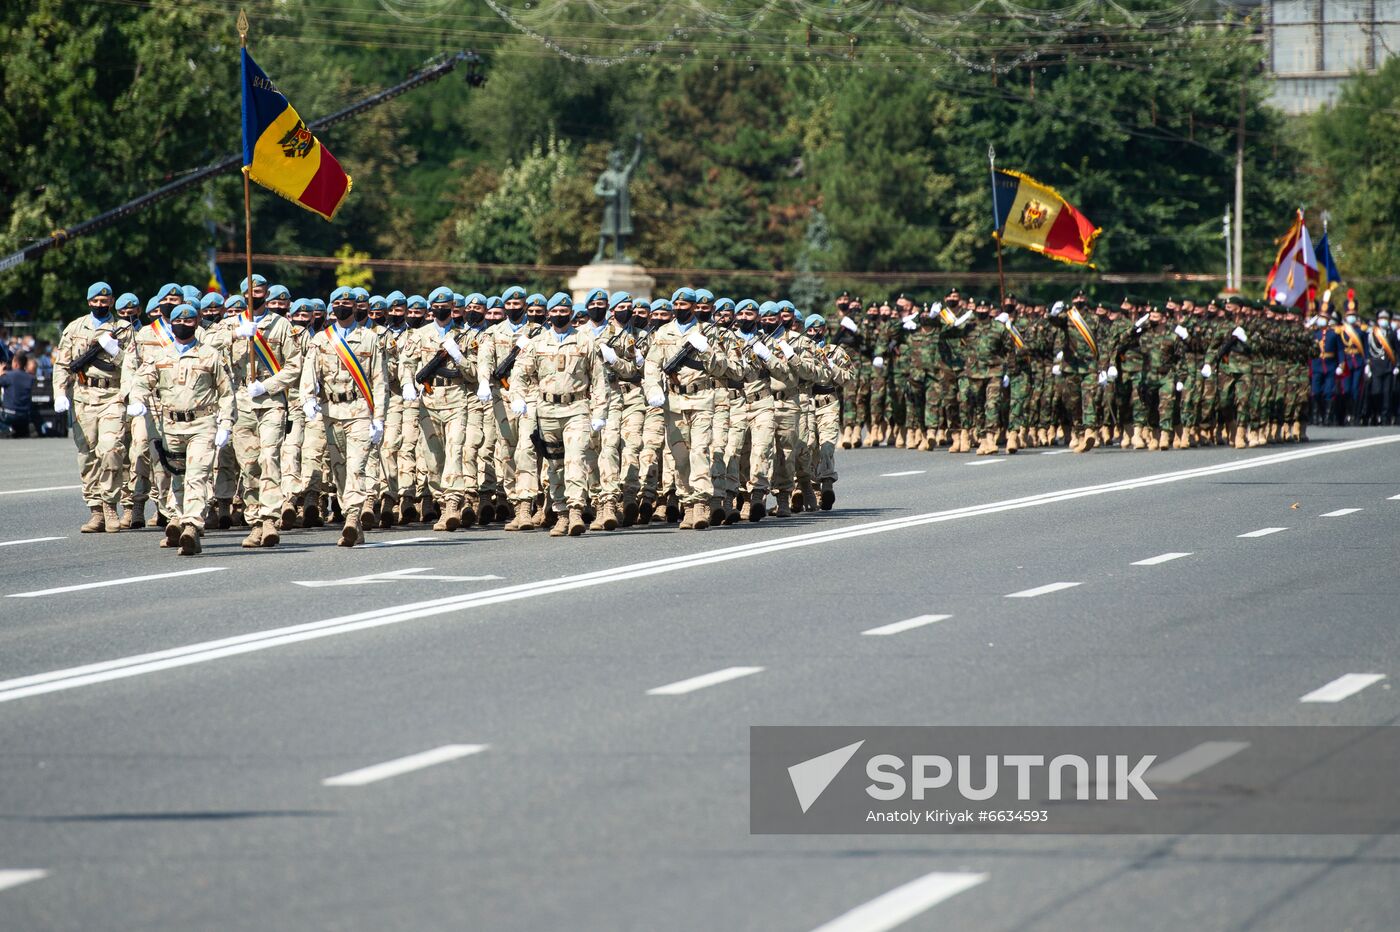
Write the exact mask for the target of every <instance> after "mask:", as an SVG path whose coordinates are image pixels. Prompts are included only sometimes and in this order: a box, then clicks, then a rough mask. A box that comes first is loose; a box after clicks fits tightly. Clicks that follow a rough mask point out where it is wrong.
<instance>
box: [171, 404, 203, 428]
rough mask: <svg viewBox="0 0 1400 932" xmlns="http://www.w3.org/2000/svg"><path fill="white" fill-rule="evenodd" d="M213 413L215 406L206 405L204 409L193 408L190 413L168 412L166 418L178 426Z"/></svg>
mask: <svg viewBox="0 0 1400 932" xmlns="http://www.w3.org/2000/svg"><path fill="white" fill-rule="evenodd" d="M213 413H214V408H213V406H212V405H205V406H204V407H202V408H193V409H191V410H189V411H166V412H165V414H164V417H165V419H166V420H167V421H173V422H175V423H176V424H188V423H189V422H190V421H194V420H198V419H199V418H202V417H204V416H205V415H209V414H213Z"/></svg>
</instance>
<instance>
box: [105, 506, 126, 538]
mask: <svg viewBox="0 0 1400 932" xmlns="http://www.w3.org/2000/svg"><path fill="white" fill-rule="evenodd" d="M102 523H103V525H105V526H104V528H103V530H105V531H106V532H107V533H108V534H116V533H118V532H119V531H121V529H122V516H121V515H119V514H117V506H116V505H113V504H112V503H111V502H103V503H102Z"/></svg>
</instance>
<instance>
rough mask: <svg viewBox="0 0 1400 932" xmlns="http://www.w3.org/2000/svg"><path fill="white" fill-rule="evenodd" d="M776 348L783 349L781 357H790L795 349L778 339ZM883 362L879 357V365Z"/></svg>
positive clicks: (785, 341)
mask: <svg viewBox="0 0 1400 932" xmlns="http://www.w3.org/2000/svg"><path fill="white" fill-rule="evenodd" d="M778 349H780V350H782V351H783V358H784V359H791V358H792V357H793V356H794V355H795V351H794V350H793V348H792V347H791V346H788V343H787V340H779V341H778ZM884 364H885V361H884V360H883V359H881V360H880V365H882V366H883V365H884Z"/></svg>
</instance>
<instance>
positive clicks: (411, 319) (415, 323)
mask: <svg viewBox="0 0 1400 932" xmlns="http://www.w3.org/2000/svg"><path fill="white" fill-rule="evenodd" d="M403 321H404V323H405V324H407V325H408V326H410V327H421V326H423V315H422V314H421V313H420V314H408V315H405V316H404V319H403Z"/></svg>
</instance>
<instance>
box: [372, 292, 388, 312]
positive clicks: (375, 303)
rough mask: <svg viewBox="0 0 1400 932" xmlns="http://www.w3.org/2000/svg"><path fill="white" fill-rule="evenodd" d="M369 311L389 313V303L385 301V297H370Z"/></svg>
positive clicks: (374, 295) (373, 295)
mask: <svg viewBox="0 0 1400 932" xmlns="http://www.w3.org/2000/svg"><path fill="white" fill-rule="evenodd" d="M369 309H370V310H371V311H387V310H388V309H389V302H388V301H385V300H384V296H383V295H377V294H372V295H370V296H369Z"/></svg>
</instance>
